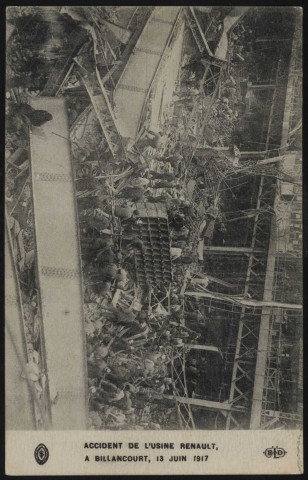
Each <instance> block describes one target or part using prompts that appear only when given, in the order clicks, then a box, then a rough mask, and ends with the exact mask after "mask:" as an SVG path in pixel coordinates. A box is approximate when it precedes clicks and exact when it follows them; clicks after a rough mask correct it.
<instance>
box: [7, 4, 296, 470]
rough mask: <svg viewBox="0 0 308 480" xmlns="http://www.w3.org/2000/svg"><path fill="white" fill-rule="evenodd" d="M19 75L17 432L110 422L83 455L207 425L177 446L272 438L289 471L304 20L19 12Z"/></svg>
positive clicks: (14, 272) (39, 456) (12, 21)
mask: <svg viewBox="0 0 308 480" xmlns="http://www.w3.org/2000/svg"><path fill="white" fill-rule="evenodd" d="M5 81H6V92H5V94H6V98H5V406H6V413H5V428H6V432H8V433H9V432H12V431H15V432H16V434H17V433H18V432H21V431H23V432H36V433H35V435H37V437H35V438H37V439H40V438H43V439H44V438H47V437H44V436H40V435H44V432H48V431H57V432H58V433H59V432H61V431H63V432H64V431H72V430H74V431H85V432H88V433H87V437H86V436H84V442H86V441H87V440H86V438H87V439H88V441H90V440H91V438H94V436H91V435H92V434H93V435H94V432H93V431H99V432H101V433H100V435H98V436H95V438H98V439H99V441H100V442H103V443H100V444H95V445H100V446H95V447H90V446H89V447H87V446H85V445H87V443H85V444H82V448H85V449H87V448H95V449H99V450H97V452H91V453H92V454H93V453H95V454H96V453H97V455H105V454H106V455H107V453H108V455H112V454H114V451H111V450H110V451H109V452H106V451H105V452H104V451H102V450H101V449H106V448H111V449H121V445H120V447H119V446H116V447H115V446H111V447H110V446H109V447H106V446H105V447H104V445H105V444H104V442H107V444H108V441H109V440H108V439H111V438H118V439H120V438H122V437H121V436H119V435H125V431H130V434H129V435H128V436H125V438H127V439H130V438H143V437H141V435H143V434H144V435H146V431H151V432H150V436H147V437H144V438H147V442H148V441H149V442H156V440H154V438H155V439H158V438H159V439H160V440H159V441H157V442H158V443H151V444H144V448H146V449H147V448H149V449H152V450H153V449H154V450H155V449H166V448H167V449H168V448H169V449H172V448H173V447H170V445H171V444H168V445H169V446H167V447H166V446H164V445H165V443H164V442H166V441H167V440H166V439H168V438H169V436H168V435H169V433H168V431H169V432H170V434H175V433H176V432H177V434H176V437H175V438H178V441H182V440H183V441H185V442H186V440H185V439H189V440H187V441H189V442H194V438H195V437H194V434H195V433H196V435H197V434H198V432H197V431H202V432H203V434H202V435H203V436H202V435H199V437H198V438H199V439H200V438H201V439H202V438H203V440H202V441H203V442H206V443H201V444H200V443H193V444H192V443H189V444H187V443H181V444H180V445H186V447H183V446H181V447H180V448H181V449H184V450H185V451H184V450H183V451H181V454H183V453H184V454H185V453H187V452H186V449H191V448H192V449H194V448H195V449H197V450H195V452H192V454H194V455H197V456H198V458H199V457H200V458H201V456H202V455H204V454H205V453H206V454H209V458H210V457H211V455H212V454H211V453H210V452H207V451H205V450H211V449H212V450H215V448H216V450H218V447H211V446H210V445H216V444H215V443H213V444H212V443H211V442H212V439H213V438H214V437H213V436H212V435H213V434H215V432H218V433H219V432H222V431H224V434H221V437H219V438H222V437H223V435H227V431H237V432H238V433H237V435H240V431H241V432H243V431H247V432H249V431H262V432H265V431H266V432H265V433H267V434H269V435H270V433H271V431H274V430H275V431H277V430H278V431H279V432H273V434H276V436H275V439H276V438H277V434H278V433H279V436H278V438H280V439H281V440H280V443H279V444H276V443H274V441H273V440H271V437H270V436H269V437H268V438H269V440H268V441H267V443H266V441H265V443H264V442H263V450H264V451H263V452H262V451H261V453H260V455H262V456H263V458H264V461H267V462H268V465H270V463H269V462H271V461H272V460H269V457H271V456H272V457H273V458H279V457H280V456H281V457H285V459H281V460H279V462H286V464H287V462H288V458H291V457H288V456H285V455H286V454H287V453H288V450H289V447H284V445H283V441H282V440H283V439H284V437H285V433H284V432H283V431H297V432H301V430H302V424H303V306H302V304H303V281H302V269H303V267H302V261H303V256H302V241H303V238H302V235H303V233H302V230H303V229H302V9H301V8H299V7H257V6H254V7H248V6H247V7H245V6H240V7H239V6H219V5H216V4H215V6H212V7H211V6H195V7H192V6H185V7H182V6H178V7H177V6H118V5H113V6H78V7H77V6H10V7H7V10H6V74H5ZM91 431H92V433H91ZM119 431H120V432H122V433H117V432H119ZM134 431H138V432H139V433H138V437H130V435H133V434H134ZM153 431H157V432H153ZM174 431H176V432H174ZM185 431H191V433H190V434H188V436H185V435H186V432H185ZM206 431H211V432H209V434H210V435H208V436H206V437H205V436H204V435H205V434H206ZM159 432H161V433H159ZM251 433H252V432H251ZM163 434H164V435H163ZM247 434H248V433H247ZM290 434H291V432H290ZM29 435H30V433H29ZM113 435H117V436H113ZM151 435H155V437H154V436H151ZM182 435H184V436H183V437H182ZM299 435H300V434H299ZM23 438H26V437H23ZM29 438H30V437H29ZM123 438H124V436H123ZM170 438H171V437H170ZM196 438H197V437H196ZM217 438H218V437H217ZM230 438H231V437H230ZM232 438H235V437H232ZM243 438H244V437H243ZM245 438H246V437H245ZM247 438H248V437H247ZM249 438H253V437H249ZM273 438H274V437H273ZM296 438H300V437H296ZM168 441H169V440H168ZM198 441H199V440H198ZM208 442H210V443H208ZM275 442H276V440H275ZM45 443H46V442H45V441H44V443H42V441H41V440H38V441H35V442H34V443H33V448H32V447H31V448H32V450H31V462H33V463H34V462H35V461H36V464H37V465H39V466H37V468H38V469H39V471H40V472H41V470H42V469H43V468H44V467H42V466H41V465H43V464H44V463H46V462H47V461H48V460H49V462H52V450H50V448H49V447H48V444H47V443H46V445H47V446H46V445H45ZM107 444H106V445H107ZM89 445H90V444H89ZM102 445H103V446H102ZM108 445H109V444H108ZM110 445H111V444H110ZM113 445H114V444H113ZM146 445H149V446H148V447H147V446H146ZM187 445H189V446H187ZM192 445H195V446H192ZM196 445H199V446H196ZM275 445H276V447H275ZM34 447H36V448H35V452H34ZM47 447H48V448H49V450H50V451H49V450H48V448H47ZM274 447H275V448H274ZM129 448H131V447H129ZM136 448H138V447H136ZM297 448H299V447H297ZM8 450H11V447H10V448H8ZM33 452H34V453H33ZM110 452H111V453H110ZM83 453H84V452H82V454H83ZM118 453H119V454H121V452H120V451H118V452H117V454H118ZM122 453H123V452H122ZM156 453H161V452H155V454H156ZM165 453H166V452H165ZM171 453H172V452H171ZM86 454H87V452H85V455H86ZM169 454H170V452H169V453H168V455H169ZM85 455H83V458H82V462H83V463H84V460H85V462H87V459H85V458H84V457H85ZM131 455H137V454H136V452H132V453H131ZM138 455H139V454H138ZM174 455H177V453H174ZM213 455H214V453H213ZM215 455H216V454H215ZM217 455H218V453H217ZM258 455H259V453H258ZM169 456H170V455H169ZM206 456H207V455H206ZM32 457H33V458H32ZM97 458H98V457H97ZM97 458H96V457H95V461H96V462H107V461H108V462H112V461H113V460H111V458H112V457H110V459H109V460H106V458H107V457H102V458H104V460H102V459H100V460H97ZM149 458H150V457H149ZM158 458H159V457H157V462H158V461H159V460H158ZM161 458H163V457H161ZM217 458H218V457H217ZM207 460H208V458H206V460H205V459H204V458H203V457H202V461H207ZM114 461H115V462H116V460H114ZM123 461H126V460H123ZM134 461H135V460H134V459H133V460H132V462H134ZM136 461H137V460H136ZM139 461H141V462H143V461H148V460H144V459H143V460H140V459H139ZM152 461H154V460H152ZM170 461H175V462H177V461H181V458H180V459H178V457H176V456H175V457H173V458H172V459H171V460H170ZM183 461H186V460H183ZM193 461H194V462H200V461H201V460H196V457H195V456H194V459H193ZM90 463H91V462H90ZM273 463H274V464H275V467H276V466H277V468H278V461H277V462H276V460H275V461H272V463H271V465H272V464H273ZM281 464H282V463H281ZM86 466H87V465H86ZM179 467H180V466H178V468H179ZM29 468H30V467H29ZM33 468H34V467H33ZM135 468H137V467H136V466H135ZM138 468H140V467H138ZM148 468H149V470H148V472H147V473H151V471H150V466H149V467H148ZM187 468H188V467H187ZM234 468H235V467H234ZM271 468H272V467H271ZM153 471H154V470H153ZM108 473H112V471H111V470H110V471H109V472H108ZM200 473H202V472H201V471H200ZM235 473H236V472H235ZM251 473H258V472H257V471H254V472H251ZM269 473H270V472H269ZM282 473H283V472H282ZM292 473H298V472H292Z"/></svg>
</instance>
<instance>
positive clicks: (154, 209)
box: [134, 203, 172, 290]
mask: <svg viewBox="0 0 308 480" xmlns="http://www.w3.org/2000/svg"><path fill="white" fill-rule="evenodd" d="M137 210H138V219H137V221H136V224H135V225H134V234H135V235H136V237H138V238H139V239H140V240H142V242H143V245H144V248H143V249H142V250H137V251H136V256H135V261H136V271H137V281H138V284H139V285H140V286H141V287H152V288H153V289H154V290H165V289H167V288H168V287H169V285H170V283H171V282H172V266H171V253H170V239H169V226H168V216H167V211H166V209H165V207H164V205H163V204H161V203H156V204H150V203H142V204H141V203H140V204H137Z"/></svg>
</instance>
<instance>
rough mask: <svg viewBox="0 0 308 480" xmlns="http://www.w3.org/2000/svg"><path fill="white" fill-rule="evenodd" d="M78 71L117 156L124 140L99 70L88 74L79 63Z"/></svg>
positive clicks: (111, 148)
mask: <svg viewBox="0 0 308 480" xmlns="http://www.w3.org/2000/svg"><path fill="white" fill-rule="evenodd" d="M77 72H78V75H79V77H80V78H81V80H82V82H83V84H84V86H85V88H86V90H87V93H88V95H89V97H90V100H91V103H92V105H93V108H94V110H95V113H96V115H97V118H98V121H99V123H100V126H101V128H102V131H103V134H104V137H105V139H106V142H107V144H108V147H109V149H110V152H111V153H112V156H113V157H114V158H116V157H117V156H118V155H119V154H120V153H121V150H122V151H123V148H124V142H123V138H122V136H121V135H120V133H119V131H118V129H117V125H116V118H115V115H114V113H113V110H112V107H111V104H110V101H109V97H108V93H107V91H106V89H105V88H104V85H103V83H102V81H101V79H100V76H99V73H98V70H97V69H96V73H92V74H87V75H86V74H85V73H84V70H83V69H82V68H81V67H80V66H79V65H78V64H77ZM121 147H122V148H121Z"/></svg>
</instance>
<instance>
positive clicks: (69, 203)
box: [30, 97, 88, 430]
mask: <svg viewBox="0 0 308 480" xmlns="http://www.w3.org/2000/svg"><path fill="white" fill-rule="evenodd" d="M31 106H32V107H34V108H36V109H39V110H47V111H48V112H49V113H51V114H52V116H53V119H52V120H51V121H49V122H47V123H45V124H44V125H43V126H41V127H31V133H30V148H31V178H32V189H33V204H34V223H35V236H36V249H37V251H36V254H37V269H38V272H37V274H38V280H39V288H40V296H41V311H42V322H43V340H44V347H45V352H46V364H47V374H48V382H49V390H50V398H51V400H52V412H51V415H52V428H53V429H55V430H73V429H84V428H86V427H87V418H88V415H87V385H86V380H87V375H86V353H85V352H86V350H85V334H84V315H83V289H82V280H81V279H82V276H81V262H80V250H79V241H78V222H77V208H76V200H75V191H74V178H73V169H72V163H71V151H70V143H69V141H68V138H69V128H68V121H67V111H66V106H65V101H64V100H63V99H61V98H49V97H41V98H38V99H33V100H31ZM53 400H56V401H54V402H53Z"/></svg>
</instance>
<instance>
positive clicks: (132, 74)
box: [113, 6, 181, 138]
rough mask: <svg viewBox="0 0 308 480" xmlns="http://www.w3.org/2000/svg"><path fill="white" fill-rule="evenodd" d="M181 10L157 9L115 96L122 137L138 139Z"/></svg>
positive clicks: (140, 39) (177, 8) (128, 64)
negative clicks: (140, 121)
mask: <svg viewBox="0 0 308 480" xmlns="http://www.w3.org/2000/svg"><path fill="white" fill-rule="evenodd" d="M180 8H181V7H170V6H167V7H161V6H159V7H155V8H154V10H153V12H152V14H151V16H150V18H149V20H148V22H147V24H146V25H145V27H144V29H143V31H142V32H141V34H140V37H139V38H138V40H137V43H136V46H135V48H134V50H133V53H132V54H131V56H130V57H129V59H128V62H127V64H126V66H125V68H124V70H123V72H122V75H121V77H120V79H119V82H118V84H117V86H116V88H115V90H114V93H113V100H114V103H115V114H116V116H117V120H118V121H117V125H118V128H119V131H120V133H121V135H123V136H124V137H130V138H135V136H136V134H137V130H138V125H139V119H140V115H141V113H142V108H143V104H144V101H145V99H146V96H147V93H148V89H149V87H150V85H151V82H152V79H153V76H154V75H155V72H156V69H157V67H158V65H159V63H160V60H161V56H162V54H163V52H164V49H165V47H166V45H167V42H168V39H169V36H170V34H171V32H172V29H173V26H174V23H175V21H176V19H177V16H178V13H179V11H180Z"/></svg>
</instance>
